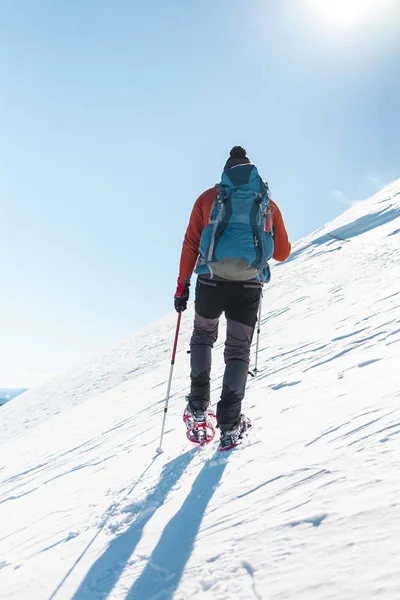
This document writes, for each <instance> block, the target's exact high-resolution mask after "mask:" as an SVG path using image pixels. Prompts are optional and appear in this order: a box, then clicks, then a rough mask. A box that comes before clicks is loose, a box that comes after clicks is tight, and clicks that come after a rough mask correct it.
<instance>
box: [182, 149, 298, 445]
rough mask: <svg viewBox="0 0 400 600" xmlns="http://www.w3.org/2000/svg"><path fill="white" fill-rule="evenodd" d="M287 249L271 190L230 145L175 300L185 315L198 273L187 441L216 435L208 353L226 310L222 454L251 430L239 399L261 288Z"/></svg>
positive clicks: (194, 222) (194, 217)
mask: <svg viewBox="0 0 400 600" xmlns="http://www.w3.org/2000/svg"><path fill="white" fill-rule="evenodd" d="M290 250H291V245H290V242H289V240H288V235H287V232H286V228H285V225H284V222H283V218H282V215H281V212H280V210H279V208H278V205H277V204H276V203H275V202H274V201H273V200H272V199H271V198H270V194H269V188H268V185H267V184H266V183H265V182H264V181H263V180H262V179H261V177H260V176H259V174H258V171H257V168H256V167H255V165H254V164H252V163H251V162H250V160H249V158H248V157H247V155H246V150H245V149H244V148H242V147H241V146H235V147H233V148H232V150H231V151H230V156H229V158H228V160H227V162H226V164H225V167H224V171H223V174H222V179H221V183H220V184H218V185H216V186H214V187H213V188H211V189H209V190H207V191H205V192H204V193H203V194H202V195H201V196H200V197H199V198H198V199H197V200H196V202H195V204H194V207H193V210H192V213H191V216H190V221H189V225H188V228H187V231H186V234H185V238H184V242H183V247H182V254H181V259H180V270H179V277H178V286H177V289H176V293H175V296H174V305H175V309H176V311H177V312H181V311H184V310H186V308H187V302H188V299H189V289H190V280H191V276H192V274H193V272H195V273H196V274H197V275H198V278H197V282H196V294H195V319H194V329H193V334H192V337H191V342H190V349H191V353H190V366H191V373H190V378H191V389H190V393H189V395H188V396H187V398H186V400H187V406H186V409H185V412H184V417H183V418H184V421H185V423H186V425H187V429H188V437H189V439H190V440H191V441H193V442H196V443H200V444H204V443H207V441H209V439H211V438H212V437H213V433H214V425H215V416H214V414H213V413H212V412H211V411H210V410H209V404H210V376H211V352H212V348H213V345H214V343H215V341H216V339H217V336H218V324H219V318H220V316H221V315H222V313H223V312H224V313H225V317H226V320H227V334H226V341H225V351H224V359H225V372H224V377H223V383H222V391H221V398H220V400H219V402H218V404H217V411H216V420H217V427H219V429H220V431H221V440H220V446H219V449H220V450H225V449H229V448H232V447H234V446H236V445H238V444H239V443H240V441H241V439H242V438H243V436H244V434H245V432H246V430H247V429H248V428H249V427H250V426H251V422H250V420H249V419H248V418H247V417H246V416H245V415H243V414H242V400H243V398H244V394H245V387H246V380H247V375H248V369H249V361H250V346H251V342H252V338H253V333H254V328H255V324H256V321H257V312H258V307H259V302H260V298H261V294H262V286H263V284H264V283H267V282H268V281H269V279H270V270H269V266H268V260H269V259H271V258H274V259H275V260H277V261H284V260H286V259H287V258H288V256H289V254H290Z"/></svg>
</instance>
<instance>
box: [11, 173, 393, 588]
mask: <svg viewBox="0 0 400 600" xmlns="http://www.w3.org/2000/svg"><path fill="white" fill-rule="evenodd" d="M192 320H193V308H192V307H191V308H190V310H188V311H187V312H186V313H185V314H184V316H183V332H182V335H181V337H180V340H179V352H178V356H177V362H176V367H175V376H174V381H173V388H172V397H171V402H170V410H169V413H168V420H167V433H166V437H165V443H164V447H165V453H164V454H162V455H156V454H155V449H156V447H157V446H158V442H159V433H160V428H161V419H162V410H163V402H164V394H165V389H166V382H167V378H168V372H169V361H170V351H171V344H172V338H173V332H174V327H175V323H176V315H175V314H173V313H171V314H170V315H168V316H167V317H166V318H165V319H162V320H160V321H159V322H157V323H154V324H152V325H151V326H150V327H147V328H146V329H145V330H143V331H141V332H140V333H139V334H137V335H135V336H134V337H133V338H131V339H130V340H128V341H126V342H125V343H124V344H122V345H121V346H120V347H118V348H117V349H115V350H114V351H112V352H110V353H109V354H108V355H106V356H105V357H102V358H99V359H97V360H95V361H93V362H91V363H89V364H87V365H84V366H83V367H82V368H81V369H80V370H78V371H76V372H74V373H71V374H68V375H67V376H66V377H64V378H59V379H58V380H55V381H52V382H51V383H49V384H48V385H46V386H45V387H43V388H41V389H40V390H37V391H32V392H28V393H26V394H24V395H23V396H21V397H20V398H16V399H15V400H14V401H13V402H12V403H10V404H8V405H6V406H4V407H3V408H2V410H1V420H0V444H1V445H0V457H1V458H0V598H2V599H3V598H4V599H7V600H10V599H18V600H25V599H27V598H29V599H34V600H36V599H37V600H41V599H53V598H57V599H60V600H61V599H65V600H66V599H73V600H97V599H103V598H110V599H118V600H119V599H123V598H124V599H129V600H166V599H172V598H173V599H174V600H189V599H190V598H196V600H228V599H230V598H240V600H253V599H255V600H260V599H262V600H270V599H274V600H275V599H276V600H278V599H279V600H284V599H288V600H289V599H290V600H292V599H293V598H296V599H301V600H310V599H311V600H313V599H315V600H328V599H336V598H340V599H341V600H346V599H349V600H350V599H352V600H356V599H357V600H360V599H363V600H365V599H369V598H374V597H375V596H377V597H380V598H384V599H385V600H386V599H390V600H398V598H400V543H399V539H400V468H399V467H400V458H399V457H400V443H399V442H400V435H399V434H400V407H399V404H400V376H399V365H400V362H399V358H400V180H398V181H397V182H395V183H393V184H392V185H391V186H388V187H387V188H385V189H384V190H382V191H381V192H379V193H378V194H376V195H375V196H373V197H372V198H370V199H369V200H367V201H365V202H362V203H358V204H357V205H355V206H353V207H352V208H351V209H350V210H348V211H347V212H346V213H344V214H343V215H342V216H340V217H339V218H338V219H336V220H335V221H333V222H332V223H330V224H329V225H327V226H325V227H323V228H322V229H320V230H319V231H317V232H316V233H314V234H312V235H310V236H308V237H307V238H305V239H303V240H301V241H299V242H298V243H297V244H295V245H294V249H293V254H292V257H291V259H290V260H289V261H288V262H287V263H286V264H282V265H275V266H274V268H273V280H272V283H271V284H270V285H269V286H268V288H266V290H265V297H264V304H263V318H262V337H261V346H260V357H259V359H260V362H259V367H260V369H261V370H260V373H259V375H258V377H257V378H256V379H252V380H250V381H249V385H248V392H247V396H246V400H245V405H244V408H245V411H246V412H247V413H248V414H249V416H251V417H252V419H253V421H254V422H255V426H256V427H255V430H254V432H253V433H252V435H251V437H250V438H249V440H248V443H247V444H246V445H244V446H243V447H242V448H240V449H239V450H237V451H234V452H232V453H230V455H229V456H221V455H215V446H216V443H215V445H213V446H211V445H210V446H209V447H207V448H206V449H195V448H192V447H191V446H190V445H189V443H188V442H186V441H185V434H184V427H183V424H182V423H181V414H182V409H183V406H184V394H185V393H186V392H187V390H188V355H187V353H186V351H187V349H188V342H189V338H190V329H191V324H192ZM223 338H224V327H221V332H220V339H219V342H218V343H217V345H216V348H215V352H214V378H213V386H214V389H213V399H214V402H216V401H217V399H218V393H219V388H220V384H221V377H222V370H223V361H222V348H221V347H222V345H223Z"/></svg>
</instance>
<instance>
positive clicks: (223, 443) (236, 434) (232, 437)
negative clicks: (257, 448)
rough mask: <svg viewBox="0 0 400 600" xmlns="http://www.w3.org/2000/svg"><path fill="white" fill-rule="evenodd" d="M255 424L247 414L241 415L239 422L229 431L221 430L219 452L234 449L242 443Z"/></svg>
mask: <svg viewBox="0 0 400 600" xmlns="http://www.w3.org/2000/svg"><path fill="white" fill-rule="evenodd" d="M252 426H253V424H252V422H251V421H250V419H249V418H248V417H246V416H245V415H240V421H239V423H238V424H237V425H236V426H235V427H233V429H231V430H229V431H221V439H220V442H219V446H218V452H224V451H226V450H232V448H236V446H239V445H240V444H241V443H242V440H243V438H244V437H246V435H247V433H248V430H249V429H251V427H252Z"/></svg>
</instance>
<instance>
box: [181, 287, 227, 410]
mask: <svg viewBox="0 0 400 600" xmlns="http://www.w3.org/2000/svg"><path fill="white" fill-rule="evenodd" d="M221 314H222V308H221V306H220V297H219V293H218V285H217V284H216V283H211V282H208V281H206V282H205V283H202V281H201V279H200V278H199V279H198V281H197V285H196V300H195V317H194V328H193V334H192V338H191V340H190V368H191V372H190V378H191V388H190V398H189V402H190V405H191V407H192V408H193V409H194V410H205V409H206V408H207V407H208V405H209V403H210V375H211V352H212V348H213V346H214V343H215V341H216V339H217V337H218V323H219V318H220V316H221Z"/></svg>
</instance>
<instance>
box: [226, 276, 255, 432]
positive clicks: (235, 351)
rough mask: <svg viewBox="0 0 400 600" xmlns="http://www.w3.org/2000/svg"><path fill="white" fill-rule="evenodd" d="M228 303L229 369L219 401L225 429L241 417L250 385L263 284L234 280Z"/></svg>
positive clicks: (227, 360)
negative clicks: (247, 383) (251, 357)
mask: <svg viewBox="0 0 400 600" xmlns="http://www.w3.org/2000/svg"><path fill="white" fill-rule="evenodd" d="M233 285H234V288H232V294H231V296H230V298H229V301H228V302H227V304H226V308H225V314H226V320H227V335H226V342H225V353H224V357H225V373H224V379H223V383H222V393H221V400H220V401H219V402H218V405H217V422H218V425H219V426H220V428H221V430H222V431H228V430H230V429H232V427H234V426H235V425H236V424H237V423H238V422H239V419H240V414H241V409H242V400H243V398H244V393H245V389H246V381H247V374H248V370H249V362H250V346H251V342H252V339H253V333H254V328H255V324H256V321H257V312H258V306H259V302H260V296H261V287H253V286H252V287H246V284H236V283H235V284H233Z"/></svg>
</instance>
